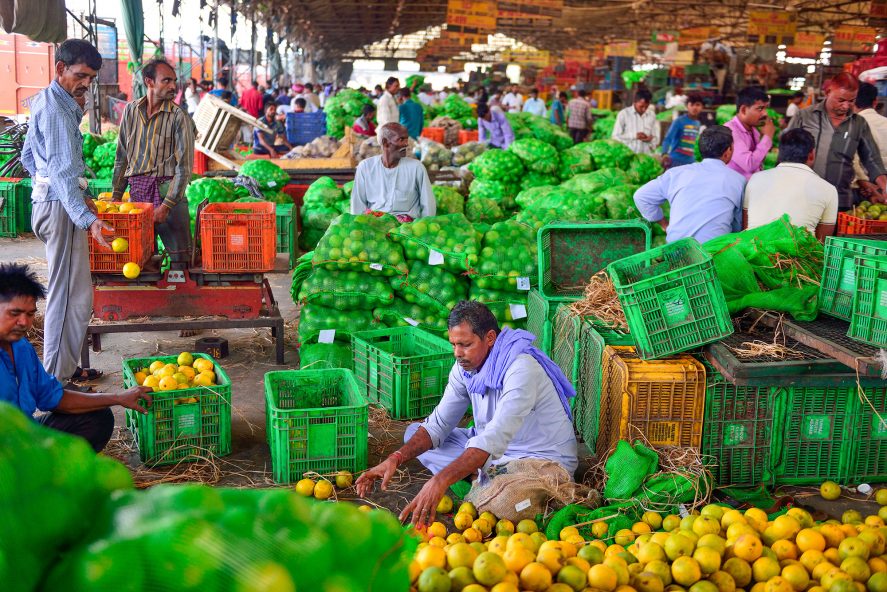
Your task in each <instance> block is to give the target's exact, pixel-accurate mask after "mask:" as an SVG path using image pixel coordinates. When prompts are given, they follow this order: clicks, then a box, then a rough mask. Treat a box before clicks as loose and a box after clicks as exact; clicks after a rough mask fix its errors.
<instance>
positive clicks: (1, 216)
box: [0, 179, 19, 236]
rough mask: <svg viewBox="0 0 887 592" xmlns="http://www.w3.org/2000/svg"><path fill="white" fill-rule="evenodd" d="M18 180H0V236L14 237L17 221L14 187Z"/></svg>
mask: <svg viewBox="0 0 887 592" xmlns="http://www.w3.org/2000/svg"><path fill="white" fill-rule="evenodd" d="M18 181H19V180H18V179H6V180H2V179H0V202H2V205H0V236H16V234H17V226H18V221H17V219H16V213H15V212H16V205H17V204H16V202H17V201H18V200H17V198H16V192H17V189H16V185H18Z"/></svg>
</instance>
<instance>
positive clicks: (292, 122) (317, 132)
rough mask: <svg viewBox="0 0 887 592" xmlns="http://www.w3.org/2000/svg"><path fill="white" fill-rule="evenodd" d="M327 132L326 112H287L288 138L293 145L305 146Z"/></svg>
mask: <svg viewBox="0 0 887 592" xmlns="http://www.w3.org/2000/svg"><path fill="white" fill-rule="evenodd" d="M325 133H326V113H324V112H323V111H315V112H314V113H287V114H286V139H287V141H288V142H289V143H290V144H292V145H293V146H303V145H305V144H308V143H310V142H311V141H312V140H314V139H316V138H319V137H320V136H322V135H324V134H325Z"/></svg>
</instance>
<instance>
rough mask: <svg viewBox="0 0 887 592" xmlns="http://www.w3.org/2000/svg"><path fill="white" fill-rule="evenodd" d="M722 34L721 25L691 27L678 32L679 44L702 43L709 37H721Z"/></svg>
mask: <svg viewBox="0 0 887 592" xmlns="http://www.w3.org/2000/svg"><path fill="white" fill-rule="evenodd" d="M720 35H721V29H720V28H719V27H713V26H711V27H689V28H687V29H681V30H680V31H679V32H678V45H680V46H692V45H702V44H703V43H705V42H706V41H708V40H709V39H713V38H715V37H719V36H720Z"/></svg>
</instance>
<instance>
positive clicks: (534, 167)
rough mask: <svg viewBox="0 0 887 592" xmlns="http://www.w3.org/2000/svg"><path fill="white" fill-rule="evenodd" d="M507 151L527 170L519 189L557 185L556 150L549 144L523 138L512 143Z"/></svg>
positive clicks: (557, 164)
mask: <svg viewBox="0 0 887 592" xmlns="http://www.w3.org/2000/svg"><path fill="white" fill-rule="evenodd" d="M508 150H509V151H510V152H512V153H514V154H515V155H516V156H517V157H518V158H519V159H520V160H521V163H523V165H524V167H525V168H526V170H527V174H526V176H525V177H524V178H523V180H522V181H521V189H529V188H531V187H543V186H545V185H557V184H558V183H559V182H560V177H558V175H557V171H558V168H559V167H560V160H559V158H558V153H557V149H556V148H555V147H554V146H552V145H551V144H547V143H545V142H543V141H542V140H537V139H535V138H524V139H522V140H515V141H514V142H512V144H511V146H509V147H508Z"/></svg>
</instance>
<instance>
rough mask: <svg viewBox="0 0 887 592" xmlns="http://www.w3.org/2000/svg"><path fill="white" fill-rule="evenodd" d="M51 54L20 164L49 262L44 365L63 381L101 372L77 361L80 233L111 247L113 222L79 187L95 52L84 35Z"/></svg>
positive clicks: (83, 305)
mask: <svg viewBox="0 0 887 592" xmlns="http://www.w3.org/2000/svg"><path fill="white" fill-rule="evenodd" d="M55 58H56V63H55V80H53V81H52V83H51V84H50V85H49V86H48V87H47V88H45V89H43V90H42V91H40V92H39V93H37V94H36V95H35V96H34V98H33V99H32V101H31V122H30V127H29V129H28V136H27V138H25V145H24V149H23V150H22V164H24V166H25V168H26V169H27V170H28V172H29V173H30V174H31V178H32V180H33V190H32V193H31V200H32V201H33V202H34V206H33V212H32V214H31V226H32V227H33V228H34V234H35V235H36V236H37V238H39V239H40V240H41V241H43V243H44V244H45V245H46V260H47V263H48V266H49V292H48V295H47V301H46V314H45V317H44V349H43V365H44V367H45V368H46V371H47V372H49V373H50V374H51V375H53V376H55V377H56V378H57V379H59V380H60V381H61V382H62V383H65V382H68V381H72V380H83V379H91V378H96V377H98V376H99V375H100V373H99V372H96V371H95V370H92V369H85V370H84V369H81V368H80V367H79V366H78V365H77V359H78V357H79V355H80V347H81V345H82V343H83V339H84V337H85V336H86V327H87V325H88V323H89V319H90V317H91V316H92V280H91V278H90V273H89V244H88V241H87V234H86V233H87V232H89V233H91V234H92V236H93V238H95V240H96V241H97V242H98V243H99V245H101V246H102V247H103V248H106V249H110V246H109V245H108V242H107V241H106V240H105V237H104V236H103V233H111V232H113V231H114V229H113V228H112V227H111V226H109V225H108V224H105V223H104V222H102V221H101V220H99V219H98V217H97V215H96V209H95V205H94V204H93V202H92V200H91V199H89V198H88V197H86V196H85V195H84V190H85V189H86V179H84V178H83V175H84V171H85V170H86V166H85V165H84V163H83V137H82V136H81V134H80V120H81V119H82V118H83V109H82V107H81V106H80V104H81V103H82V102H83V99H84V97H85V95H86V92H87V91H88V90H89V85H90V84H91V83H92V81H93V80H94V79H95V77H96V76H97V75H98V70H99V68H101V66H102V57H101V55H99V52H98V50H96V48H95V47H93V46H92V45H91V44H89V43H87V42H86V41H82V40H80V39H68V40H67V41H65V42H64V43H62V44H61V46H59V48H58V50H57V51H56V53H55Z"/></svg>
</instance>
